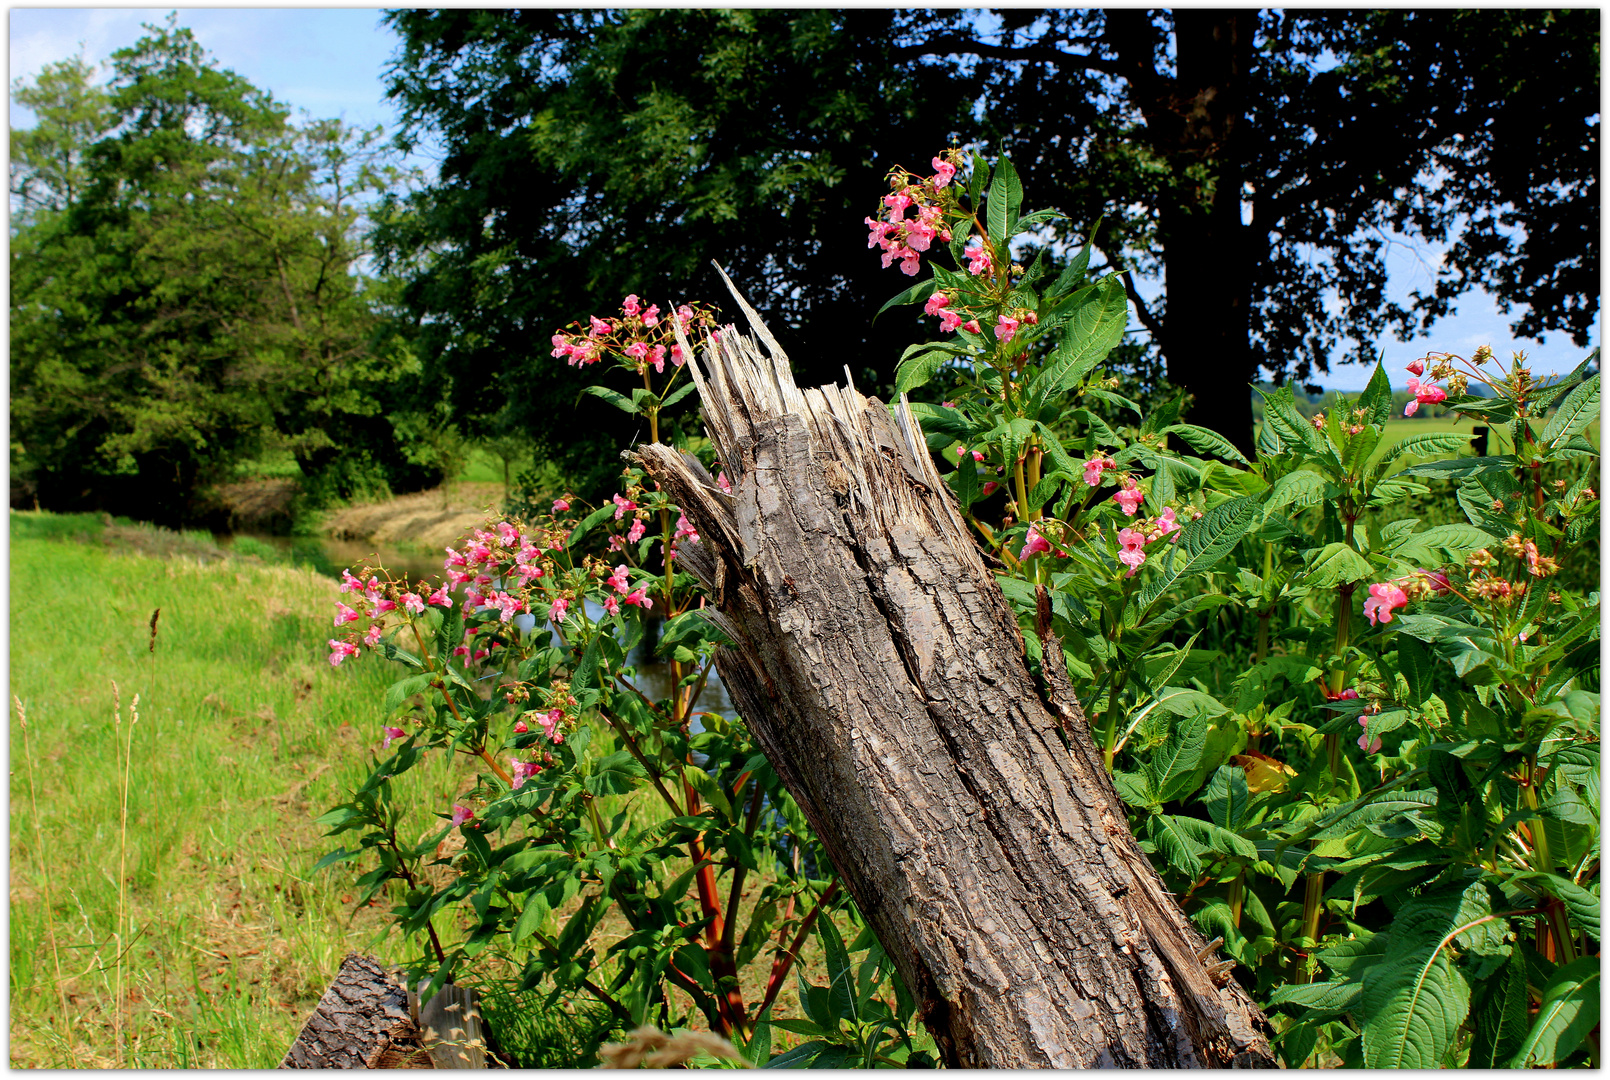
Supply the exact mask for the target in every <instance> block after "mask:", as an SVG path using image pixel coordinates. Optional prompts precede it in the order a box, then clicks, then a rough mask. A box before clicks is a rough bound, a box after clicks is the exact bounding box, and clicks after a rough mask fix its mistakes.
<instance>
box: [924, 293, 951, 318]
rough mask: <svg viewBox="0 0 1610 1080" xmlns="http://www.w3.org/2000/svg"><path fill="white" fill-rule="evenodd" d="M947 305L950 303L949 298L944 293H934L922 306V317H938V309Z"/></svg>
mask: <svg viewBox="0 0 1610 1080" xmlns="http://www.w3.org/2000/svg"><path fill="white" fill-rule="evenodd" d="M948 303H950V297H948V296H946V295H945V294H944V293H941V292H936V293H934V294H933V295H932V296H930V297H929V298H928V302H927V303H926V304H924V305H923V306H922V312H923V314H924V315H938V314H940V309H941V308H943V307H944V306H945V305H946V304H948Z"/></svg>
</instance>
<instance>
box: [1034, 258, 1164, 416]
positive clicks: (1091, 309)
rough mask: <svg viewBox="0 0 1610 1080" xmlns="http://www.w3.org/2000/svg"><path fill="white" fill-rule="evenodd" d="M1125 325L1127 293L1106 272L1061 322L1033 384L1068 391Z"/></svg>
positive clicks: (1104, 353) (1108, 349)
mask: <svg viewBox="0 0 1610 1080" xmlns="http://www.w3.org/2000/svg"><path fill="white" fill-rule="evenodd" d="M1128 327H1129V296H1128V294H1127V293H1126V292H1125V291H1124V286H1123V283H1122V282H1121V281H1119V280H1118V279H1117V278H1116V277H1114V276H1112V275H1108V276H1107V277H1105V278H1102V279H1101V281H1100V283H1099V284H1098V285H1097V286H1096V288H1095V290H1094V293H1093V294H1092V295H1091V297H1090V299H1088V300H1086V301H1085V302H1084V304H1082V305H1081V306H1080V307H1079V309H1078V310H1077V311H1076V312H1074V314H1073V315H1072V316H1071V317H1070V318H1069V319H1068V321H1067V323H1066V324H1064V325H1063V327H1062V340H1060V341H1059V342H1058V343H1057V347H1056V351H1055V352H1053V353H1052V354H1051V358H1050V359H1049V360H1047V361H1046V363H1045V367H1044V369H1043V370H1042V371H1041V373H1040V375H1039V376H1038V377H1037V378H1036V379H1035V380H1034V385H1035V386H1037V387H1038V386H1043V387H1044V389H1045V392H1046V394H1047V395H1051V394H1059V393H1064V392H1066V391H1068V390H1071V389H1072V388H1073V387H1074V386H1076V385H1078V382H1079V380H1081V379H1083V378H1084V377H1085V376H1086V375H1087V374H1089V373H1090V370H1091V369H1092V368H1094V367H1095V366H1096V365H1097V364H1099V363H1101V362H1102V361H1103V360H1105V359H1106V358H1107V354H1108V353H1110V352H1112V350H1113V348H1114V347H1115V346H1116V345H1117V344H1118V343H1119V342H1120V341H1122V340H1123V337H1124V331H1125V330H1126V329H1128ZM1136 411H1137V412H1139V410H1138V409H1137V410H1136Z"/></svg>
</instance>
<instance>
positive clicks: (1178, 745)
mask: <svg viewBox="0 0 1610 1080" xmlns="http://www.w3.org/2000/svg"><path fill="white" fill-rule="evenodd" d="M1207 730H1208V719H1207V717H1206V716H1203V715H1200V714H1198V715H1197V716H1195V717H1193V718H1191V719H1189V720H1186V721H1184V722H1182V723H1181V724H1180V725H1179V727H1178V729H1176V730H1175V732H1174V737H1173V738H1172V739H1170V740H1169V741H1168V742H1167V743H1165V744H1164V745H1162V746H1160V747H1158V748H1157V750H1155V751H1154V752H1153V754H1152V759H1151V761H1149V762H1148V763H1147V766H1146V767H1147V768H1148V769H1150V770H1151V773H1152V776H1153V777H1155V778H1156V785H1157V799H1158V801H1159V802H1169V801H1170V800H1173V799H1177V798H1179V797H1180V796H1181V795H1184V794H1186V791H1185V790H1184V789H1185V788H1186V786H1187V785H1188V784H1189V783H1190V781H1191V774H1192V773H1193V772H1194V771H1195V769H1196V764H1197V762H1199V761H1201V760H1202V750H1203V748H1204V747H1206V746H1207Z"/></svg>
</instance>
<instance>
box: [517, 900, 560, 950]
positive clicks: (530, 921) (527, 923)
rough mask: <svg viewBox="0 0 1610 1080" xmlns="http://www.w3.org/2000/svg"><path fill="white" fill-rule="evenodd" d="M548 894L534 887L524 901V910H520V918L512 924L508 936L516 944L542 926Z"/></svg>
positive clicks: (547, 909)
mask: <svg viewBox="0 0 1610 1080" xmlns="http://www.w3.org/2000/svg"><path fill="white" fill-rule="evenodd" d="M549 912H550V909H549V907H548V896H547V894H546V892H544V891H543V890H542V889H535V890H533V891H532V893H531V897H530V899H528V900H527V901H526V904H525V910H524V911H522V912H520V918H519V920H518V921H516V922H515V924H514V930H513V931H511V932H510V934H509V937H510V939H511V940H512V941H513V942H514V944H516V945H518V944H520V942H522V941H524V940H525V939H526V938H528V937H530V936H531V935H532V934H533V933H534V932H536V931H537V930H540V929H541V928H542V924H543V922H544V921H545V920H546V919H547V918H548V915H549Z"/></svg>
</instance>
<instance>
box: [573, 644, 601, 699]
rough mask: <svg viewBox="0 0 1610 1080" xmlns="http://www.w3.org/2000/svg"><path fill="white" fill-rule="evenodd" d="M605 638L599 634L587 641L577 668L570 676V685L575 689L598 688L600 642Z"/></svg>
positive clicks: (577, 661)
mask: <svg viewBox="0 0 1610 1080" xmlns="http://www.w3.org/2000/svg"><path fill="white" fill-rule="evenodd" d="M603 636H604V635H603V633H602V632H599V633H595V634H593V636H592V637H590V638H588V639H587V647H586V648H584V649H582V651H581V656H580V657H579V658H578V659H577V660H576V666H575V668H574V669H573V670H572V671H571V675H570V685H571V686H572V687H574V688H575V689H578V690H585V689H594V688H596V687H597V680H598V651H599V647H600V646H599V642H600V641H602V640H603Z"/></svg>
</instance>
